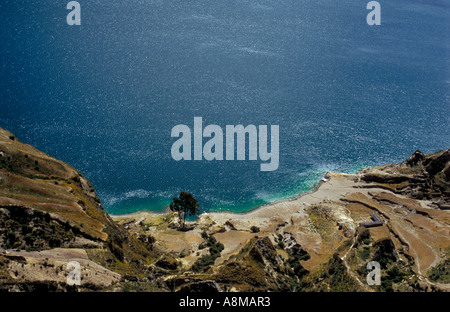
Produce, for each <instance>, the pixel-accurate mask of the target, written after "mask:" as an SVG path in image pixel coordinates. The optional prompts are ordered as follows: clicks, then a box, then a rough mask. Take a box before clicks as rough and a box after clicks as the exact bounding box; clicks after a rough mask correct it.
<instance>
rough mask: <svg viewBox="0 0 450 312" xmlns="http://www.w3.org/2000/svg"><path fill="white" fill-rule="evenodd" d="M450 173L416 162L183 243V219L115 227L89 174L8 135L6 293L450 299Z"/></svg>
mask: <svg viewBox="0 0 450 312" xmlns="http://www.w3.org/2000/svg"><path fill="white" fill-rule="evenodd" d="M449 167H450V151H449V150H444V151H440V152H437V153H434V154H430V155H424V154H422V153H421V152H419V151H416V152H415V153H414V154H413V155H412V156H411V157H409V158H408V159H407V160H406V161H404V162H403V163H400V164H392V165H385V166H380V167H374V168H366V169H364V170H362V171H361V172H359V173H358V174H356V175H346V174H334V173H328V174H327V175H326V179H324V182H322V183H321V185H320V186H319V187H318V188H317V190H316V191H315V192H314V193H311V194H306V195H304V196H301V197H299V198H295V199H292V200H288V201H283V202H277V203H274V204H272V205H267V206H264V207H261V208H259V209H256V210H254V211H251V212H249V213H247V214H232V213H209V214H206V213H204V214H202V215H201V216H200V217H199V218H198V220H196V221H193V222H189V229H190V230H188V231H180V230H179V228H178V227H177V221H178V220H177V218H178V217H177V216H176V215H174V214H172V213H166V214H153V213H137V214H132V215H124V216H115V217H111V216H109V215H108V214H107V213H106V212H105V210H104V209H103V207H102V205H101V202H100V200H99V199H98V197H97V195H96V193H95V190H94V188H93V186H92V185H91V184H90V183H89V181H88V180H87V179H86V178H85V177H84V176H83V175H82V174H81V173H80V172H78V171H77V170H76V169H74V168H73V167H71V166H69V165H67V164H65V163H63V162H61V161H59V160H56V159H54V158H52V157H50V156H49V155H46V154H44V153H42V152H40V151H38V150H36V149H35V148H33V147H31V146H29V145H26V144H23V143H21V142H20V141H19V140H18V139H17V138H16V137H15V136H14V135H13V134H11V133H9V132H7V131H5V130H3V129H1V128H0V290H3V291H36V290H46V291H99V290H102V291H190V292H192V291H433V290H441V291H448V290H449V284H448V283H449V282H450V280H449V275H450V273H449V265H448V263H449V252H450V243H449V239H448V237H449V234H450V218H449V213H450V211H448V207H449V202H450V199H449V190H450V189H449V187H450V184H449V180H450V179H449ZM374 216H376V219H377V222H376V224H375V225H374V226H373V227H370V228H365V227H364V226H361V224H362V225H364V224H371V222H370V221H371V218H372V219H373V218H374ZM73 261H76V262H77V263H78V264H79V265H80V267H81V284H80V285H78V286H77V285H75V286H71V285H68V284H67V275H68V274H69V272H71V267H70V265H69V263H70V262H73ZM370 261H377V262H378V263H380V265H381V269H382V270H381V272H382V276H381V285H375V286H371V285H368V284H367V281H366V276H367V274H368V271H367V268H366V267H367V264H368V263H369V262H370Z"/></svg>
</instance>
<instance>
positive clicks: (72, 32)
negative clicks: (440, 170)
mask: <svg viewBox="0 0 450 312" xmlns="http://www.w3.org/2000/svg"><path fill="white" fill-rule="evenodd" d="M65 2H66V1H45V0H39V1H37V0H32V1H30V0H28V1H22V0H15V1H10V0H6V1H5V0H3V1H1V2H0V29H1V35H0V36H1V37H0V53H1V54H0V55H1V59H0V126H1V127H3V128H5V129H7V130H9V131H11V132H13V133H15V134H16V135H17V136H18V138H19V139H20V140H21V141H23V142H26V143H29V144H32V145H33V146H35V147H36V148H38V149H40V150H42V151H44V152H46V153H48V154H50V155H52V156H53V157H56V158H58V159H61V160H63V161H65V162H67V163H69V164H71V165H72V166H74V167H75V168H77V169H78V170H80V171H81V172H82V173H83V174H84V175H85V176H86V177H87V178H88V179H89V180H90V181H91V182H92V183H93V185H94V187H95V189H96V191H97V193H98V194H99V196H100V199H101V200H102V203H103V205H104V206H105V209H106V210H107V211H108V212H110V213H114V214H120V213H128V212H133V211H139V210H152V211H161V210H162V209H164V207H166V206H167V204H168V203H169V202H170V200H171V198H172V197H174V196H176V195H177V194H179V192H180V191H189V192H191V193H193V194H194V196H195V197H197V198H198V199H199V201H200V204H201V208H202V209H203V210H204V211H208V210H231V211H235V212H243V211H248V210H250V209H252V208H254V207H257V206H258V205H262V204H266V203H269V202H273V201H275V200H278V199H283V198H288V197H291V196H294V195H297V194H299V193H301V192H306V191H309V190H311V189H312V188H313V187H314V186H315V185H316V184H317V182H318V181H320V179H321V178H322V177H323V174H324V173H325V172H327V171H340V172H355V171H356V170H358V169H360V168H362V167H364V166H372V165H379V164H385V163H392V162H399V161H402V160H404V159H405V158H406V157H408V156H409V155H411V154H412V153H413V152H414V151H415V150H416V149H420V150H421V151H423V152H425V153H430V152H435V151H438V150H441V149H444V148H448V147H450V144H449V143H450V142H449V137H450V136H449V134H450V131H449V126H448V125H449V116H450V114H449V112H450V110H449V86H450V85H449V83H450V74H449V60H450V58H449V44H450V40H449V25H450V24H449V20H450V19H449V18H450V9H449V7H450V5H449V1H437V0H435V1H425V0H423V1H418V0H396V1H383V2H381V6H382V25H381V26H372V27H371V26H368V25H367V23H366V15H367V13H368V12H369V11H368V10H367V9H366V5H367V2H368V1H339V2H336V1H331V0H327V1H325V0H314V1H312V0H311V1H307V0H295V1H294V0H286V1H276V0H265V1H262V0H239V1H237V0H236V1H230V0H227V1H225V0H220V1H219V0H212V1H211V0H210V1H194V0H192V1H186V0H178V1H173V0H167V1H137V0H130V1H118V0H110V1H100V0H97V1H94V0H91V1H79V2H80V4H81V10H82V16H81V22H82V25H81V26H68V25H67V23H66V15H67V13H68V12H69V11H68V10H66V4H67V3H65ZM67 2H68V1H67ZM196 116H199V117H203V123H204V125H208V124H217V125H220V126H221V127H223V129H225V126H226V125H237V124H243V125H249V124H254V125H279V127H280V165H279V169H278V170H276V171H273V172H261V171H260V170H259V166H260V161H212V162H208V161H181V162H176V161H174V160H173V159H172V158H171V154H170V149H171V146H172V143H173V142H174V139H172V138H171V137H170V133H171V129H172V127H174V126H175V125H177V124H186V125H188V126H190V127H191V129H192V127H193V120H194V117H196Z"/></svg>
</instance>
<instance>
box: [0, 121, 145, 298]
mask: <svg viewBox="0 0 450 312" xmlns="http://www.w3.org/2000/svg"><path fill="white" fill-rule="evenodd" d="M147 247H151V246H147ZM74 248H78V249H80V248H81V249H80V250H81V253H78V254H76V255H78V256H74V258H73V260H77V259H78V260H77V261H81V262H86V261H89V258H91V259H94V260H95V261H96V262H98V263H99V264H100V265H101V266H104V267H105V268H106V269H103V271H101V270H102V269H99V270H100V271H101V272H102V274H104V273H105V272H106V273H105V274H106V275H109V276H110V277H106V280H108V281H109V283H104V282H102V281H103V280H105V279H100V280H99V282H98V283H96V282H95V279H94V282H92V283H85V285H91V288H92V289H98V288H104V287H106V286H107V285H108V286H110V285H111V284H113V282H114V283H116V282H117V281H118V279H119V278H120V275H117V274H116V273H112V272H110V271H109V269H112V270H115V271H118V272H120V273H124V274H128V275H130V274H131V275H133V274H137V273H136V272H140V270H141V267H142V265H143V264H145V263H147V262H148V261H149V260H148V257H150V255H151V253H150V252H149V251H148V249H147V248H146V246H145V245H144V243H142V242H140V241H139V240H138V239H137V238H136V237H133V236H131V235H130V234H129V233H128V232H127V231H126V230H125V229H123V228H122V227H120V226H118V225H117V224H116V223H115V222H114V221H113V220H112V219H111V218H110V216H109V215H108V214H107V213H106V211H105V210H104V209H103V207H102V205H101V202H100V200H99V199H98V197H97V195H96V193H95V190H94V188H93V187H92V185H91V183H90V182H89V181H88V180H87V179H86V178H85V177H84V176H83V175H82V174H81V173H80V172H78V171H77V170H76V169H74V168H73V167H71V166H69V165H67V164H65V163H64V162H62V161H59V160H57V159H54V158H52V157H50V156H49V155H47V154H45V153H43V152H40V151H38V150H36V149H35V148H33V147H32V146H30V145H27V144H23V143H21V142H20V141H19V140H18V139H17V138H16V137H15V136H14V135H13V134H12V133H10V132H8V131H6V130H3V129H1V128H0V257H3V261H2V262H1V263H3V265H0V268H2V267H3V268H4V269H5V270H9V272H6V273H5V272H3V275H4V276H6V277H7V278H6V280H7V281H10V282H9V283H7V282H6V283H3V287H6V288H8V287H9V286H8V285H13V284H14V286H15V288H17V287H19V286H18V285H22V286H21V287H22V288H21V289H29V288H30V287H31V286H30V285H34V286H33V287H31V289H34V288H36V287H40V286H36V285H44V284H45V285H46V286H45V288H46V289H60V288H61V287H62V288H64V287H65V286H61V285H62V284H64V282H65V280H64V278H63V277H64V276H65V275H67V273H68V272H64V270H63V267H64V265H65V264H67V263H68V262H70V261H71V260H70V255H73V253H72V251H73V250H74ZM2 249H3V252H2ZM5 250H8V251H5ZM49 250H53V251H54V252H51V251H49ZM43 251H46V252H45V253H43ZM42 254H45V255H46V256H45V257H41V256H40V255H42ZM61 254H65V255H66V256H64V257H63V259H64V261H65V262H64V261H62V260H61ZM80 254H81V255H82V256H81V257H80ZM88 255H89V256H88ZM44 258H46V260H45V266H43V263H42V261H41V260H42V259H44ZM55 261H56V262H57V263H55ZM61 261H62V262H61ZM17 263H19V264H20V265H19V266H20V267H21V268H23V270H22V271H23V272H26V271H27V269H26V268H27V264H28V263H34V264H35V265H34V266H33V267H34V268H36V263H37V264H38V268H41V269H42V268H43V267H44V268H43V269H42V270H44V271H42V272H40V273H39V272H37V271H39V270H36V269H34V271H35V273H36V274H28V275H27V274H17V276H16V275H14V274H13V275H11V271H13V272H15V271H17V270H16V269H14V267H15V266H18V265H17ZM48 265H50V266H51V267H53V268H54V267H55V265H56V267H58V268H59V269H58V271H59V272H60V273H61V274H56V275H55V274H53V275H54V277H51V276H52V274H49V273H48V272H47V271H48ZM88 267H91V268H97V267H99V265H98V264H94V263H91V264H90V266H88ZM45 268H47V271H46V269H45ZM87 270H88V269H87ZM108 271H109V273H108ZM30 272H33V270H31V271H30ZM44 272H47V273H48V274H46V273H44ZM94 273H95V274H93V275H98V274H99V271H98V270H97V271H95V272H94ZM88 275H89V274H87V275H86V276H88ZM21 276H23V277H22V278H21ZM11 278H12V280H11ZM5 285H6V286H5ZM58 287H59V288H58ZM19 288H20V287H19Z"/></svg>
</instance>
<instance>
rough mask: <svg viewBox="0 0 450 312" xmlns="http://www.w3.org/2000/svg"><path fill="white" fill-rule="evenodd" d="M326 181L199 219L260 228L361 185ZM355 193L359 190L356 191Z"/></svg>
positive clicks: (335, 178)
mask: <svg viewBox="0 0 450 312" xmlns="http://www.w3.org/2000/svg"><path fill="white" fill-rule="evenodd" d="M325 177H326V179H324V180H322V181H321V182H320V183H319V184H318V185H317V186H316V188H315V189H314V190H313V191H311V192H307V193H302V194H300V195H297V196H295V197H293V198H288V199H283V200H279V201H276V202H273V203H270V204H265V205H262V206H259V207H256V208H255V209H252V210H250V211H247V212H238V213H236V212H231V211H218V212H205V213H202V214H201V215H200V217H199V219H202V218H206V217H207V218H210V219H212V220H213V221H215V222H217V223H224V222H226V221H233V222H237V223H243V224H242V226H243V227H247V226H248V225H249V224H251V225H255V226H261V227H264V226H265V225H268V224H269V223H273V220H286V219H289V218H290V216H291V215H293V214H298V213H300V214H302V213H303V211H302V210H303V209H302V208H304V207H307V206H309V205H313V204H319V203H321V202H323V201H336V200H339V199H340V198H341V197H343V196H345V195H346V194H349V193H350V192H354V191H355V187H358V185H359V184H360V183H361V182H358V181H355V180H357V179H355V178H356V177H357V175H354V174H343V173H327V174H326V175H325ZM358 191H361V189H359V190H358ZM165 213H168V208H167V209H166V210H165V211H163V212H151V211H138V212H133V213H127V214H120V215H111V216H112V217H113V218H133V219H137V218H142V217H152V216H158V215H161V214H165Z"/></svg>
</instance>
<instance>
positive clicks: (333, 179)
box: [110, 172, 357, 222]
mask: <svg viewBox="0 0 450 312" xmlns="http://www.w3.org/2000/svg"><path fill="white" fill-rule="evenodd" d="M356 176H357V174H349V173H340V172H326V173H325V174H324V176H323V177H322V178H321V179H320V180H319V181H318V182H317V183H316V184H315V186H314V187H313V188H312V189H311V190H309V191H305V192H301V193H299V194H297V195H295V196H293V197H288V198H284V199H278V200H275V201H273V202H270V203H266V204H263V205H259V206H256V207H255V208H252V209H251V210H249V211H245V212H234V211H230V210H226V211H208V212H202V213H201V214H199V215H198V218H197V220H195V221H198V220H199V219H200V218H202V216H203V217H205V216H216V217H218V218H220V219H221V218H224V217H229V218H233V216H234V217H243V218H244V219H246V218H250V217H252V216H255V215H257V214H264V213H265V211H266V210H271V209H273V208H274V207H276V206H279V205H290V204H293V203H294V204H295V203H296V202H298V201H301V202H304V203H305V204H306V203H309V204H311V203H312V202H321V201H323V200H326V199H327V194H328V193H327V190H323V194H319V196H317V198H314V194H317V193H319V192H321V191H322V189H323V187H324V186H326V185H330V186H331V184H332V183H333V184H335V183H338V184H339V183H340V182H341V181H339V180H340V179H339V177H340V178H344V180H348V179H351V180H352V183H354V182H353V178H354V177H356ZM324 179H326V180H327V181H324ZM332 188H333V189H335V188H336V187H335V186H333V187H332ZM338 188H339V187H338ZM335 192H336V191H335ZM341 195H342V194H341V193H340V191H338V192H337V194H335V195H334V196H331V197H332V198H333V199H337V198H339V197H340V196H341ZM311 198H314V199H311ZM169 212H170V210H169V207H167V208H165V209H164V211H148V210H140V211H136V212H131V213H125V214H110V216H111V217H112V218H136V217H138V216H159V215H163V214H167V213H169ZM195 221H189V222H195Z"/></svg>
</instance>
